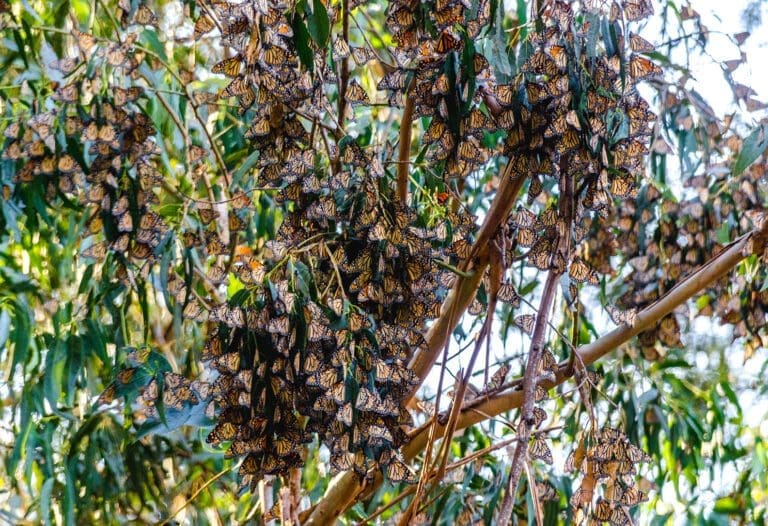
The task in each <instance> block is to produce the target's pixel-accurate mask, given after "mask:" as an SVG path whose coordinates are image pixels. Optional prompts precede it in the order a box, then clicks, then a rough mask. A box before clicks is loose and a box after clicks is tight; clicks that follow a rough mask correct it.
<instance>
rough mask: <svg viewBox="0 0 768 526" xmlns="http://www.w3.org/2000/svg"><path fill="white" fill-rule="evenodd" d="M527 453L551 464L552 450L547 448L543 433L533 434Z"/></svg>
mask: <svg viewBox="0 0 768 526" xmlns="http://www.w3.org/2000/svg"><path fill="white" fill-rule="evenodd" d="M528 453H529V455H530V457H531V458H533V459H536V460H541V461H542V462H544V463H545V464H549V465H552V463H553V462H554V459H553V458H552V451H551V450H550V449H549V446H548V445H547V442H546V440H545V438H544V436H543V435H534V437H533V440H532V441H531V444H530V446H529V447H528Z"/></svg>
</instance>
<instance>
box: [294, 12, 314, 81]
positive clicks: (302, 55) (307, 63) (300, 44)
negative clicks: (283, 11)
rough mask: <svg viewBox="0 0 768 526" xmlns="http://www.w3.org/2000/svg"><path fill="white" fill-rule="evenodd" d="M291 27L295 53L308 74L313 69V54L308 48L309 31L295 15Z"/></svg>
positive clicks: (296, 14)
mask: <svg viewBox="0 0 768 526" xmlns="http://www.w3.org/2000/svg"><path fill="white" fill-rule="evenodd" d="M291 25H292V26H293V41H294V42H295V43H296V53H297V54H298V55H299V60H301V63H302V65H303V66H304V67H305V68H307V69H308V70H309V71H310V72H312V71H314V68H315V60H314V57H315V54H314V53H313V52H312V49H311V48H310V47H309V39H310V36H309V31H307V26H306V24H304V21H303V20H302V19H301V17H300V16H299V15H298V13H295V14H294V15H293V20H292V23H291Z"/></svg>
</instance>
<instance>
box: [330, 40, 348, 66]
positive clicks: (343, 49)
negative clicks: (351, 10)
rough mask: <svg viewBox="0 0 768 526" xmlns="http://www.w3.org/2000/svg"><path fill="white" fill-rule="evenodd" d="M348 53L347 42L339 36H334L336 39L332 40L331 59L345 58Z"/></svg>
mask: <svg viewBox="0 0 768 526" xmlns="http://www.w3.org/2000/svg"><path fill="white" fill-rule="evenodd" d="M349 55H350V49H349V44H347V42H346V41H345V40H344V39H343V38H341V37H340V36H339V37H336V40H334V42H333V60H334V61H339V60H342V59H345V58H347V57H348V56H349Z"/></svg>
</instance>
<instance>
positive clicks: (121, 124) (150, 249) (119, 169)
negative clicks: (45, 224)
mask: <svg viewBox="0 0 768 526" xmlns="http://www.w3.org/2000/svg"><path fill="white" fill-rule="evenodd" d="M72 34H73V37H75V41H76V43H77V49H78V52H79V53H78V56H73V57H67V58H64V59H60V60H57V61H54V62H52V63H51V64H49V65H48V67H50V68H51V70H53V71H55V72H58V73H59V74H61V75H63V76H64V78H65V82H63V83H54V84H53V86H52V87H53V89H52V91H51V92H50V93H49V94H48V98H49V99H50V101H51V102H52V103H54V105H53V106H52V107H50V106H49V107H50V109H47V110H45V111H41V112H39V113H36V114H34V115H32V116H31V117H29V118H27V119H22V120H19V121H15V122H12V123H11V124H10V125H9V126H7V127H6V128H5V130H4V131H3V135H4V137H5V138H6V139H7V142H6V147H5V149H4V151H3V154H2V157H3V159H7V160H11V161H16V162H19V163H20V166H19V168H18V170H17V171H16V172H15V181H16V182H18V183H21V184H32V183H34V184H37V185H40V187H41V188H42V189H44V192H45V195H46V197H47V199H49V200H53V199H54V198H55V197H56V196H57V195H62V196H66V197H67V198H69V197H75V198H76V199H77V200H78V201H79V202H80V203H81V204H83V205H85V210H86V214H87V224H86V233H85V237H86V238H88V239H87V241H86V245H85V247H84V248H83V249H82V251H81V254H82V255H83V256H84V257H87V258H95V259H97V260H104V258H105V257H106V256H107V254H108V253H112V254H114V255H115V264H116V268H117V271H116V275H117V276H118V278H119V279H121V280H123V281H126V282H127V281H129V277H128V272H129V268H130V267H131V265H130V262H152V261H154V260H155V259H156V253H157V248H158V247H159V245H160V244H161V243H162V242H163V240H164V239H165V236H166V233H167V232H168V227H167V225H166V224H165V222H164V221H163V219H162V218H161V217H160V216H159V215H158V214H157V213H156V212H155V211H153V209H152V206H153V205H155V204H157V203H158V199H157V196H156V194H155V189H157V188H158V187H159V186H161V185H162V183H163V176H162V174H161V173H160V171H159V170H158V169H157V168H156V166H155V164H154V161H153V160H152V159H153V157H155V156H156V155H157V154H158V153H159V150H158V148H157V145H156V143H155V142H154V137H153V136H154V134H155V128H154V126H153V124H152V122H151V121H150V119H149V117H148V116H147V115H146V114H145V113H144V112H143V111H142V110H141V108H139V107H138V105H137V101H138V100H139V99H140V98H141V97H143V96H144V92H143V90H142V88H140V87H138V86H131V87H128V88H123V87H121V86H113V85H106V84H105V83H104V82H103V80H102V76H101V72H102V68H110V69H112V70H115V71H117V70H119V71H121V72H122V73H123V74H130V72H131V71H133V70H135V68H136V67H137V66H138V63H139V62H140V61H141V57H139V56H137V55H136V53H134V49H133V47H132V44H133V43H134V42H135V40H136V35H135V34H134V35H133V37H132V38H129V39H126V40H125V41H124V42H122V43H120V44H106V45H105V44H100V43H99V42H98V41H97V40H96V39H95V38H94V37H92V36H91V35H88V34H86V33H82V32H79V31H77V30H74V31H73V32H72ZM86 60H89V61H90V64H91V68H85V67H83V65H84V64H85V61H86ZM43 107H46V106H43ZM72 144H78V145H80V147H77V148H73V147H71V145H72ZM142 268H143V270H144V271H145V272H149V268H150V267H149V265H144V266H143V267H142Z"/></svg>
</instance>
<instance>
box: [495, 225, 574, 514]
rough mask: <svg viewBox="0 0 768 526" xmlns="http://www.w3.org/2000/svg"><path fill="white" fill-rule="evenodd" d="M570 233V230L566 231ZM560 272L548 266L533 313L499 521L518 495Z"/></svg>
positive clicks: (509, 512) (510, 512)
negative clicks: (516, 421)
mask: <svg viewBox="0 0 768 526" xmlns="http://www.w3.org/2000/svg"><path fill="white" fill-rule="evenodd" d="M569 235H570V234H569ZM560 274H561V272H558V271H556V270H550V271H549V274H548V275H547V281H546V282H545V283H544V292H543V293H542V295H541V303H540V304H539V311H538V314H536V325H535V326H534V328H533V334H532V335H531V347H530V351H529V352H528V361H527V363H526V364H525V373H524V375H523V405H522V414H521V415H520V425H519V426H518V430H517V434H518V442H517V445H516V446H515V453H514V455H513V456H512V466H511V468H510V470H509V482H508V484H507V493H506V495H505V496H504V500H503V502H502V504H501V509H500V511H499V517H498V521H497V523H498V524H509V519H510V518H511V517H512V508H513V507H514V505H515V495H517V483H518V481H519V480H520V475H521V473H522V470H523V465H524V464H525V462H526V461H527V455H528V439H529V438H530V437H531V427H532V424H533V422H532V419H533V409H534V405H536V386H537V385H538V376H539V364H540V363H541V356H542V354H543V352H544V336H545V335H546V329H547V321H548V318H549V311H550V310H551V309H552V304H553V302H554V299H555V292H556V291H557V284H558V282H559V280H560Z"/></svg>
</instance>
